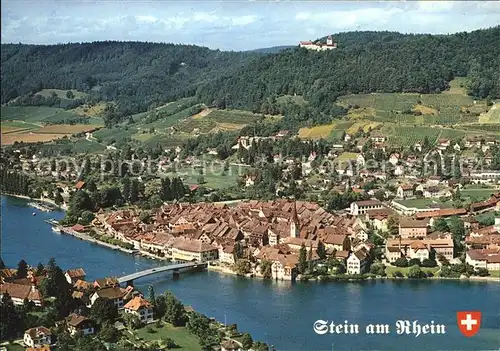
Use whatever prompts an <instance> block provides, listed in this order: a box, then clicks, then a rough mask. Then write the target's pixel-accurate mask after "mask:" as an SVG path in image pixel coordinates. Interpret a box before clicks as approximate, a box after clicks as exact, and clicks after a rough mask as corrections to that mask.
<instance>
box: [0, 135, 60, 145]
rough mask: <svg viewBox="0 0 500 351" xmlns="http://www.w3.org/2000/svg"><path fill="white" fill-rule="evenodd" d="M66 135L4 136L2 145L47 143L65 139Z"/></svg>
mask: <svg viewBox="0 0 500 351" xmlns="http://www.w3.org/2000/svg"><path fill="white" fill-rule="evenodd" d="M65 136H66V134H38V133H33V132H27V133H21V134H16V133H11V134H3V135H2V145H12V144H14V143H15V142H16V141H17V142H19V143H21V142H22V143H37V142H42V143H44V142H47V141H52V140H56V139H60V138H63V137H65Z"/></svg>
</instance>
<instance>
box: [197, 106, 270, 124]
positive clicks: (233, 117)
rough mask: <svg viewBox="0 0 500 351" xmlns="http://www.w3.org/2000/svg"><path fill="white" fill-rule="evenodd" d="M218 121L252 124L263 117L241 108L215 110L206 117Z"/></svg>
mask: <svg viewBox="0 0 500 351" xmlns="http://www.w3.org/2000/svg"><path fill="white" fill-rule="evenodd" d="M204 118H210V119H212V120H214V121H215V122H218V123H232V124H245V125H246V124H250V123H253V122H255V121H257V120H259V119H261V118H262V115H257V114H254V113H251V112H248V111H241V110H213V111H212V112H210V113H209V114H208V115H207V116H206V117H204Z"/></svg>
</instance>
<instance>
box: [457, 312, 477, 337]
mask: <svg viewBox="0 0 500 351" xmlns="http://www.w3.org/2000/svg"><path fill="white" fill-rule="evenodd" d="M457 324H458V329H459V330H460V332H461V333H462V334H464V335H465V336H466V337H468V338H470V337H471V336H474V335H476V334H477V332H478V331H479V328H480V327H481V312H479V311H461V312H457Z"/></svg>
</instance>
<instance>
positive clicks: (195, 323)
mask: <svg viewBox="0 0 500 351" xmlns="http://www.w3.org/2000/svg"><path fill="white" fill-rule="evenodd" d="M186 328H187V329H188V330H189V331H190V332H191V333H193V334H194V335H196V336H198V337H200V338H201V337H203V336H206V335H207V333H208V330H209V329H210V320H209V319H208V318H207V317H206V316H204V315H202V314H201V313H198V312H193V313H191V315H190V317H189V320H188V322H187V324H186Z"/></svg>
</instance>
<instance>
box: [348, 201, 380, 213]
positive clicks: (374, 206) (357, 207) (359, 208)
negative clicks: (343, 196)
mask: <svg viewBox="0 0 500 351" xmlns="http://www.w3.org/2000/svg"><path fill="white" fill-rule="evenodd" d="M382 208H384V205H383V204H382V202H380V201H379V200H376V199H373V200H365V201H355V202H353V203H351V207H350V210H351V215H353V216H359V215H362V214H365V213H366V212H367V211H371V210H380V209H382Z"/></svg>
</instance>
